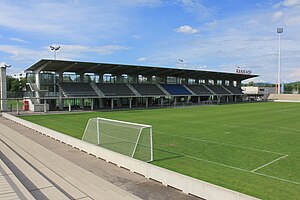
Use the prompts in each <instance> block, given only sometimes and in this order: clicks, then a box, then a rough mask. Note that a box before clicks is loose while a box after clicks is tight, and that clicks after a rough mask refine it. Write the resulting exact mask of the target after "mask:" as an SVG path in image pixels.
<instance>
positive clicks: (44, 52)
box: [0, 44, 130, 62]
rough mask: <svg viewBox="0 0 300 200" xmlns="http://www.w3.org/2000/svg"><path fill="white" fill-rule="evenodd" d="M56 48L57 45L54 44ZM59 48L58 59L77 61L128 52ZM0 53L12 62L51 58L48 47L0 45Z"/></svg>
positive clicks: (109, 47)
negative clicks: (91, 56)
mask: <svg viewBox="0 0 300 200" xmlns="http://www.w3.org/2000/svg"><path fill="white" fill-rule="evenodd" d="M54 45H55V46H57V44H54ZM60 46H61V48H60V50H59V51H58V52H57V55H58V58H59V59H67V60H68V59H77V58H78V57H80V56H81V55H82V54H85V53H88V54H90V53H95V54H98V55H109V54H113V53H116V52H118V51H122V50H128V49H130V48H129V47H126V46H120V45H104V46H85V45H63V44H62V45H60ZM0 52H4V53H7V54H9V56H10V59H11V60H14V61H26V62H31V61H36V60H39V59H41V58H52V52H51V51H50V49H49V46H44V47H43V48H41V49H37V50H33V49H31V48H25V47H20V46H14V45H0Z"/></svg>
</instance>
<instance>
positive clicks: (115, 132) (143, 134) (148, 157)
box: [82, 117, 153, 162]
mask: <svg viewBox="0 0 300 200" xmlns="http://www.w3.org/2000/svg"><path fill="white" fill-rule="evenodd" d="M82 140H83V141H86V142H89V143H91V144H95V145H98V146H101V147H103V148H106V149H109V150H112V151H115V152H117V153H120V154H123V155H126V156H130V157H132V158H136V159H139V160H142V161H146V162H150V161H153V140H152V126H151V125H145V124H137V123H132V122H125V121H119V120H113V119H106V118H100V117H97V118H92V119H89V121H88V123H87V125H86V128H85V131H84V134H83V136H82Z"/></svg>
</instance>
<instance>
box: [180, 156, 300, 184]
mask: <svg viewBox="0 0 300 200" xmlns="http://www.w3.org/2000/svg"><path fill="white" fill-rule="evenodd" d="M183 156H184V157H186V158H190V159H194V160H199V161H202V162H206V163H210V164H214V165H219V166H223V167H227V168H230V169H235V170H239V171H243V172H248V173H252V174H255V175H259V176H264V177H268V178H271V179H275V180H279V181H283V182H287V183H292V184H295V185H300V183H299V182H296V181H291V180H288V179H283V178H279V177H276V176H271V175H267V174H263V173H259V172H256V171H253V170H252V171H250V170H247V169H242V168H239V167H233V166H230V165H226V164H222V163H218V162H214V161H209V160H205V159H201V158H197V157H194V156H189V155H183ZM287 156H288V155H284V156H282V157H280V159H282V158H283V157H287ZM278 159H279V158H277V159H276V161H277V160H278ZM271 162H272V163H273V162H275V160H273V161H271ZM267 164H268V163H267ZM269 164H271V163H269ZM265 166H266V165H265Z"/></svg>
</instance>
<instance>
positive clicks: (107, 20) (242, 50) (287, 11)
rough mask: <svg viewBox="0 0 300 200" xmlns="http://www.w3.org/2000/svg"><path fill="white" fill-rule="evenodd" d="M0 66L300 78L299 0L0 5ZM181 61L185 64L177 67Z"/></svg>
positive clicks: (44, 0) (2, 1) (56, 0)
mask: <svg viewBox="0 0 300 200" xmlns="http://www.w3.org/2000/svg"><path fill="white" fill-rule="evenodd" d="M0 5H1V6H0V63H1V62H5V63H7V64H11V65H12V68H10V69H9V73H16V72H20V71H22V70H24V69H26V68H27V67H29V66H30V65H32V64H34V63H35V62H37V61H38V60H40V59H42V58H53V52H51V51H50V48H49V45H60V46H61V49H60V50H59V51H58V53H57V58H58V59H66V60H79V61H92V62H110V63H123V64H135V65H155V66H166V67H180V68H194V69H199V70H216V71H226V72H235V68H236V67H237V66H239V67H242V68H244V69H250V70H252V72H253V73H255V74H260V75H261V76H260V77H258V78H256V79H255V81H257V82H258V81H268V82H276V74H277V62H278V35H277V33H276V28H277V27H283V28H284V33H283V34H282V79H283V81H284V82H290V81H299V80H300V37H299V35H300V34H299V33H300V26H299V25H300V0H65V1H64V0H24V1H19V0H16V1H14V0H0ZM178 59H182V60H184V63H178Z"/></svg>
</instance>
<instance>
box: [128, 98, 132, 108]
mask: <svg viewBox="0 0 300 200" xmlns="http://www.w3.org/2000/svg"><path fill="white" fill-rule="evenodd" d="M131 108H132V98H129V109H131Z"/></svg>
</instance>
